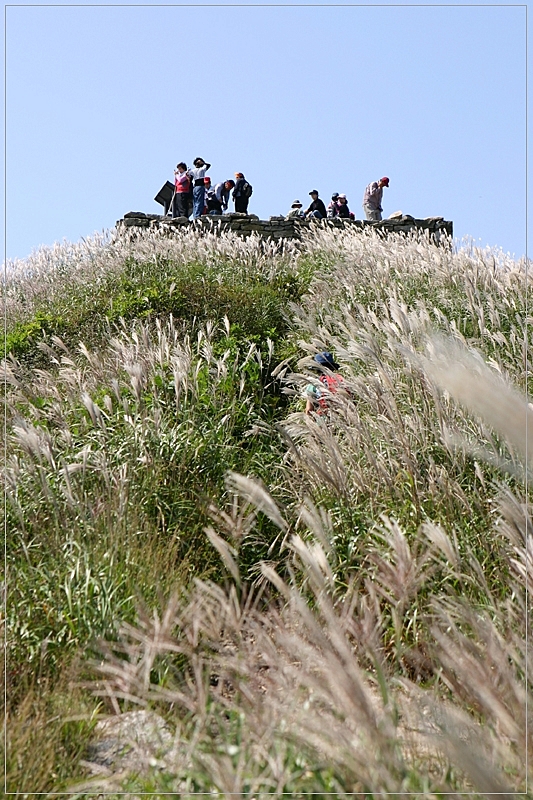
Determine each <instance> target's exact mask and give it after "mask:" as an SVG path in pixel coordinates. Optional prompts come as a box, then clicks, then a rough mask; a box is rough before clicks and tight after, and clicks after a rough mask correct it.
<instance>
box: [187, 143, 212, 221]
mask: <svg viewBox="0 0 533 800" xmlns="http://www.w3.org/2000/svg"><path fill="white" fill-rule="evenodd" d="M192 163H193V164H194V168H193V169H190V170H189V172H188V175H189V177H190V178H192V181H193V188H192V215H193V218H194V219H198V217H201V216H202V214H203V213H204V206H205V183H204V178H205V173H206V172H207V170H208V169H209V167H210V166H211V164H208V163H207V162H205V161H204V160H203V158H195V159H194V161H193V162H192Z"/></svg>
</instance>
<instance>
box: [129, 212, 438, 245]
mask: <svg viewBox="0 0 533 800" xmlns="http://www.w3.org/2000/svg"><path fill="white" fill-rule="evenodd" d="M117 227H118V228H119V229H121V228H122V229H124V228H126V229H128V228H130V229H131V228H151V229H154V228H155V229H162V230H165V229H166V230H179V231H185V230H189V229H193V230H201V231H209V232H211V233H221V232H225V231H232V232H233V233H237V234H239V235H240V236H250V234H252V233H255V234H257V235H259V236H262V237H268V238H269V239H271V240H274V241H280V240H283V239H301V238H302V233H303V232H304V231H313V230H321V229H345V228H348V229H354V230H365V229H367V228H375V229H376V230H377V231H380V232H381V233H383V234H384V235H387V234H389V233H404V234H411V233H413V232H420V233H424V234H425V235H427V236H430V237H431V238H432V239H433V240H434V241H436V242H441V241H442V242H444V241H447V242H449V241H450V240H451V239H452V237H453V223H452V222H450V221H447V220H445V219H444V218H443V217H427V218H426V219H415V218H414V217H411V216H410V215H409V214H402V215H396V216H394V217H393V218H389V219H384V220H380V221H379V222H369V221H367V220H360V219H356V220H350V219H338V218H337V219H323V220H315V219H313V220H300V219H294V218H293V219H285V217H270V219H268V220H263V219H259V217H257V216H256V215H255V214H238V213H230V214H224V215H222V216H211V215H205V216H203V217H200V218H199V219H196V220H188V219H187V218H186V217H177V218H176V219H171V218H170V217H162V216H160V215H158V214H145V213H143V212H142V211H129V212H128V213H127V214H125V215H124V217H123V219H121V220H119V221H118V222H117Z"/></svg>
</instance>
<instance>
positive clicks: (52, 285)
mask: <svg viewBox="0 0 533 800" xmlns="http://www.w3.org/2000/svg"><path fill="white" fill-rule="evenodd" d="M526 279H527V274H526V265H525V264H524V263H516V262H513V261H511V260H510V259H508V258H506V257H504V256H503V255H502V254H501V253H496V252H491V251H479V250H477V249H475V248H471V249H468V248H466V249H463V250H461V251H459V252H453V251H452V250H451V249H446V248H444V247H437V246H436V245H434V244H430V243H429V241H424V240H415V239H405V238H401V237H396V236H391V237H389V238H388V239H380V238H379V237H378V236H377V235H376V234H375V233H373V232H365V233H360V232H351V231H345V232H338V231H335V232H331V231H323V232H317V233H313V234H310V235H309V236H308V237H307V238H306V239H305V241H304V242H303V243H302V244H300V245H298V246H296V245H295V244H291V243H288V244H286V245H285V246H284V249H282V250H280V249H278V248H277V247H275V246H274V245H271V244H269V243H265V242H262V241H260V240H259V239H257V238H254V237H252V238H250V239H248V240H246V241H243V240H241V239H239V238H237V237H236V236H235V235H230V234H228V235H224V236H221V237H216V236H210V235H206V236H201V235H199V234H198V233H194V232H191V233H187V234H185V235H174V236H173V235H165V234H163V235H162V234H160V233H157V232H155V233H150V232H148V231H143V232H141V233H136V234H134V235H131V236H130V235H125V234H124V235H122V236H120V237H118V236H111V235H106V236H102V237H95V238H94V239H91V240H87V241H85V242H83V243H82V244H79V245H61V246H56V247H55V248H53V249H51V250H47V249H43V250H41V251H39V252H38V253H36V254H35V255H34V256H32V257H31V258H30V259H28V260H27V261H26V262H23V263H18V264H16V265H13V266H12V267H11V268H10V269H9V271H8V279H7V285H6V288H5V295H4V299H5V303H6V309H5V312H6V319H7V329H6V359H5V362H4V374H5V383H4V395H5V404H6V421H7V444H6V463H5V471H4V482H5V498H6V508H5V516H6V520H7V526H6V528H7V538H6V542H5V552H6V563H5V576H4V580H5V584H4V586H5V587H6V589H7V592H6V595H7V602H6V617H5V636H6V643H7V673H6V675H5V680H6V685H7V727H6V739H7V745H8V746H7V752H6V753H5V754H4V755H5V769H6V773H7V782H8V783H7V785H8V790H9V791H11V792H15V793H19V794H24V795H25V796H27V797H30V796H33V794H36V793H38V792H60V791H65V790H70V791H77V792H78V793H79V796H85V794H88V793H89V792H90V791H106V792H110V793H113V792H119V791H126V792H129V793H132V794H133V795H136V794H138V793H140V792H143V791H145V792H151V793H153V794H155V795H157V794H158V793H164V792H167V793H174V794H175V795H176V796H180V797H188V796H193V793H195V792H196V793H202V792H205V793H206V794H209V793H211V795H212V794H213V793H215V794H217V793H218V795H217V796H220V797H225V796H229V795H230V793H232V792H233V793H238V794H239V796H242V797H249V798H252V797H253V798H259V797H266V796H275V797H280V796H282V794H283V793H286V794H290V795H292V796H295V797H298V796H304V795H308V794H312V795H313V796H315V797H323V796H324V797H325V796H326V795H327V794H328V793H330V794H331V793H333V794H334V795H337V796H339V797H343V796H348V795H349V794H350V793H357V794H360V795H361V796H362V795H373V794H375V793H382V792H388V793H392V794H400V793H406V792H407V793H414V794H419V793H420V794H423V793H424V794H427V793H431V794H433V795H440V794H444V793H449V792H452V793H453V792H457V793H461V792H477V793H479V795H480V796H485V795H487V796H489V795H491V794H496V793H502V792H503V793H505V792H523V791H524V790H525V780H526V770H527V764H528V762H529V763H531V755H532V751H531V739H529V740H528V738H527V734H526V730H527V719H526V708H527V704H526V699H527V698H528V697H531V677H530V675H531V673H529V676H528V670H527V666H528V663H529V664H531V656H532V653H531V647H530V645H528V644H527V637H526V627H527V612H528V610H529V609H528V603H530V599H529V598H530V594H528V590H529V592H530V591H531V590H532V589H533V582H532V577H531V575H532V572H531V558H532V549H531V548H532V543H531V542H532V540H531V530H530V525H531V523H530V522H529V506H528V497H527V484H526V480H525V477H526V475H525V467H526V460H527V457H528V452H529V453H531V452H532V450H531V447H530V445H531V444H532V442H529V441H528V438H527V437H528V436H529V437H530V438H531V436H532V434H531V431H532V430H533V412H532V411H530V410H529V409H528V406H527V403H526V400H525V397H526V393H527V389H528V387H527V385H526V382H527V370H526V367H527V352H528V348H529V340H528V337H529V336H530V332H529V330H528V329H527V328H526V323H527V304H526V299H527V298H526V288H527V286H526ZM321 350H330V351H332V352H333V353H334V355H335V358H336V360H337V361H338V362H339V364H340V365H341V370H340V371H341V374H342V376H343V378H344V381H345V390H343V391H342V392H339V393H337V394H335V395H334V396H332V397H331V401H330V407H329V411H328V413H327V414H322V415H316V414H311V415H306V414H305V413H303V411H304V408H305V400H304V399H303V398H304V395H305V387H306V385H308V384H309V383H316V382H317V380H318V375H317V373H316V372H313V371H312V370H311V369H310V367H311V366H312V363H313V361H312V356H313V355H314V354H315V353H316V352H318V351H321ZM530 389H531V387H530ZM528 422H529V429H528V425H527V423H528ZM528 431H529V432H528ZM528 446H529V449H528ZM528 647H529V650H528ZM529 707H530V708H531V707H532V704H530V706H529ZM135 710H142V711H143V712H146V713H147V712H150V713H153V714H154V715H157V717H155V716H154V717H153V718H154V719H156V720H157V721H158V724H160V725H164V726H165V727H164V730H165V735H166V736H167V739H168V741H167V740H165V741H167V743H166V745H165V747H163V745H162V744H161V747H159V748H158V747H154V746H152V747H150V746H148V744H146V743H145V745H144V746H141V747H140V750H139V751H138V752H136V751H134V754H135V758H134V763H133V766H132V765H131V764H130V766H129V767H128V768H127V769H126V768H125V769H124V770H123V772H122V773H121V771H120V765H121V764H122V766H124V763H123V762H121V761H120V758H118V757H117V760H116V762H115V764H114V766H113V764H111V763H110V764H108V765H107V768H106V767H101V772H100V774H99V775H96V776H95V775H94V774H92V773H91V768H90V767H89V765H88V763H87V762H90V761H91V753H92V754H93V755H94V752H95V742H98V738H99V737H100V738H102V736H103V734H102V730H103V729H102V723H101V720H102V719H103V718H105V717H107V716H110V715H115V716H116V715H117V714H118V713H121V714H123V715H129V716H128V717H126V716H124V719H130V718H131V719H133V717H131V713H130V712H132V711H135ZM135 719H137V720H139V719H147V717H136V718H135ZM143 724H144V723H141V722H138V724H137V726H138V728H139V727H141V728H142V725H143ZM169 737H170V738H169ZM170 740H172V746H170V744H169V743H168V742H169V741H170ZM93 772H94V770H93ZM73 787H74V788H73ZM211 795H210V796H211Z"/></svg>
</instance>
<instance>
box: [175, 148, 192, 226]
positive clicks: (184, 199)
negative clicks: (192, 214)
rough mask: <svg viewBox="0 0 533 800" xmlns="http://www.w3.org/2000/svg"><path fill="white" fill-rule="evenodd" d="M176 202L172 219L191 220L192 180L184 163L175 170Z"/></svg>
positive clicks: (181, 162)
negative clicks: (190, 198) (182, 218)
mask: <svg viewBox="0 0 533 800" xmlns="http://www.w3.org/2000/svg"><path fill="white" fill-rule="evenodd" d="M174 185H175V187H176V189H175V192H174V201H173V203H172V218H173V219H174V218H175V217H187V219H188V218H189V197H190V194H191V179H190V177H189V175H188V173H187V164H185V163H184V162H183V161H180V163H179V164H178V165H177V167H176V169H175V170H174Z"/></svg>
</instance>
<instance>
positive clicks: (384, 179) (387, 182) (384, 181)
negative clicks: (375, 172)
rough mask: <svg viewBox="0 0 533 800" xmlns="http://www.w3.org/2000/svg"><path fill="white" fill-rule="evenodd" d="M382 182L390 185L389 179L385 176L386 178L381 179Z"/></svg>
mask: <svg viewBox="0 0 533 800" xmlns="http://www.w3.org/2000/svg"><path fill="white" fill-rule="evenodd" d="M381 183H384V184H385V186H388V185H389V179H388V178H387V177H386V176H385V177H384V178H382V179H381Z"/></svg>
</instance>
